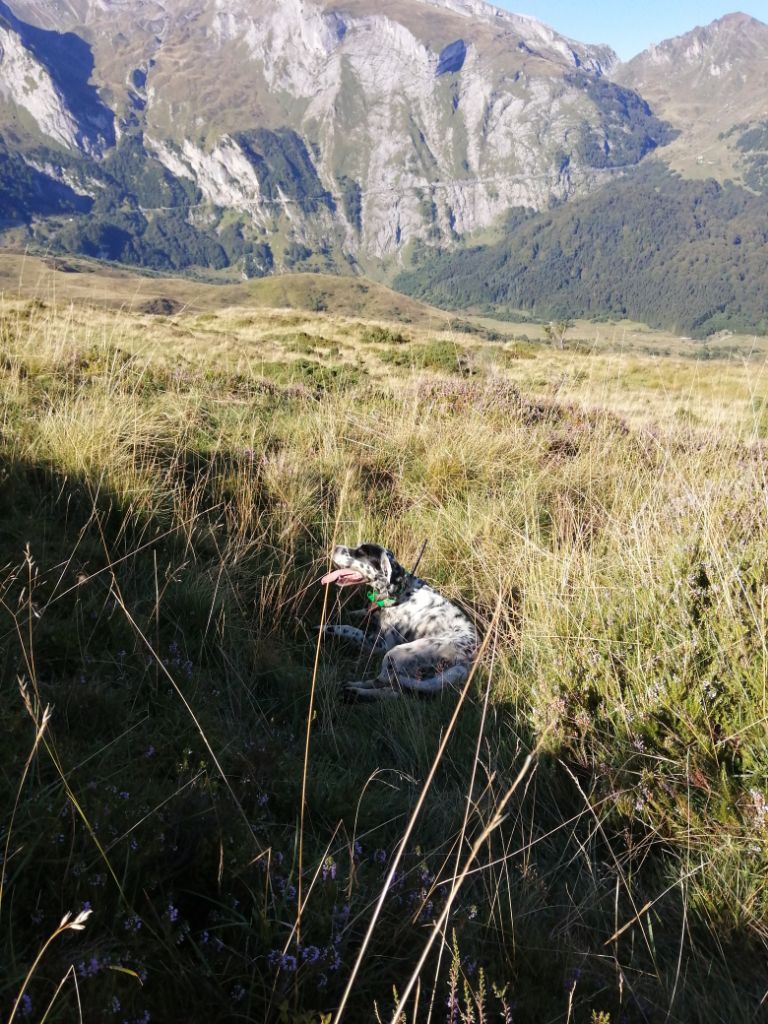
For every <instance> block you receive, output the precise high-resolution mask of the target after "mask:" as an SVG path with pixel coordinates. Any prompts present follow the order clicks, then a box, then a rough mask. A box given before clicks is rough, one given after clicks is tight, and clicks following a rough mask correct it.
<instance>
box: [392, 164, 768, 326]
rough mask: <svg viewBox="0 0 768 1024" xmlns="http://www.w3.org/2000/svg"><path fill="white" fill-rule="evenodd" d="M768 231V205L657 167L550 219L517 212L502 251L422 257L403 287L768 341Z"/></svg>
mask: <svg viewBox="0 0 768 1024" xmlns="http://www.w3.org/2000/svg"><path fill="white" fill-rule="evenodd" d="M766 224H768V195H755V194H754V193H752V192H750V191H748V190H745V189H742V188H739V187H737V186H721V185H719V184H718V183H717V182H715V181H713V180H709V181H703V182H693V181H686V180H685V179H682V178H680V177H678V176H674V175H672V174H670V173H669V172H668V171H667V170H666V169H664V167H663V165H661V164H660V163H657V164H655V165H649V166H647V167H646V168H644V169H643V170H641V171H640V170H639V171H638V172H636V173H635V174H633V175H632V176H628V177H626V178H624V179H622V180H620V181H616V182H612V183H611V184H610V185H607V186H606V187H605V188H603V189H602V190H601V191H600V192H598V193H597V194H595V195H593V196H589V197H587V198H585V199H581V200H577V201H574V202H571V203H568V204H567V205H565V206H561V207H560V208H558V209H554V210H551V211H549V212H547V213H539V214H536V213H534V212H533V211H525V210H518V211H513V212H512V213H510V215H509V217H508V219H507V223H506V227H505V231H504V237H503V239H502V240H501V241H500V242H498V243H496V244H493V245H488V246H480V247H468V248H465V249H463V250H460V251H457V252H443V253H439V254H428V253H426V252H425V251H424V250H421V251H420V253H419V254H418V259H417V262H416V266H415V267H414V268H413V269H411V270H408V271H405V272H403V273H401V274H400V275H399V276H398V277H397V278H396V281H395V284H396V287H398V288H399V289H401V290H403V291H404V292H406V293H407V294H410V295H413V296H416V297H418V298H420V299H423V300H425V301H429V302H433V303H435V304H437V305H441V306H443V307H445V308H449V309H457V308H461V309H467V308H469V309H474V310H475V311H477V310H478V309H485V310H490V311H496V312H502V313H503V312H506V311H510V310H511V311H515V310H516V311H519V310H528V311H533V312H534V313H535V314H537V315H538V316H542V317H546V318H559V317H574V316H597V317H600V316H605V315H609V316H619V317H625V316H628V317H629V318H631V319H634V320H641V321H644V322H646V323H648V324H651V325H652V326H657V327H667V328H671V329H674V330H676V331H678V332H680V333H684V334H691V335H694V336H695V337H706V336H707V335H710V334H714V333H716V332H718V331H721V330H731V331H741V332H755V333H757V334H766V333H768V305H767V304H766V296H767V295H768V266H767V265H766V261H765V259H764V252H765V246H766V243H767V242H768V234H767V233H766Z"/></svg>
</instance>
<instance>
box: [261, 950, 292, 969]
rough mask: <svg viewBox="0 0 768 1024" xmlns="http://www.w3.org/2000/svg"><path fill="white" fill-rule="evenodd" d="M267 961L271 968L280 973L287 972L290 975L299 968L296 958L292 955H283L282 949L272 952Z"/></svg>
mask: <svg viewBox="0 0 768 1024" xmlns="http://www.w3.org/2000/svg"><path fill="white" fill-rule="evenodd" d="M267 960H268V962H269V965H270V967H275V968H276V969H277V970H278V971H285V972H286V973H288V974H293V973H294V971H295V970H296V968H297V967H298V963H297V961H296V957H295V956H292V955H291V954H290V953H283V951H282V950H280V949H273V950H270V952H269V954H268V955H267Z"/></svg>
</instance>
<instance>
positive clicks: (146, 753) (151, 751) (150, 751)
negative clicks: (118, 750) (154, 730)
mask: <svg viewBox="0 0 768 1024" xmlns="http://www.w3.org/2000/svg"><path fill="white" fill-rule="evenodd" d="M156 753H157V751H156V750H155V748H154V746H153V745H152V744H151V743H150V745H149V746H148V747H147V749H146V750H145V751H144V757H147V758H149V757H154V756H155V754H156Z"/></svg>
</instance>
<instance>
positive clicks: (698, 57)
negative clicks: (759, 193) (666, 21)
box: [613, 14, 768, 190]
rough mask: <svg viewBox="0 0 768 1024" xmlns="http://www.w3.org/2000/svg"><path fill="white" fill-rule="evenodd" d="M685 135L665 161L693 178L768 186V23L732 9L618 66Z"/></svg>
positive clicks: (617, 74)
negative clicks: (722, 15)
mask: <svg viewBox="0 0 768 1024" xmlns="http://www.w3.org/2000/svg"><path fill="white" fill-rule="evenodd" d="M613 77H614V80H615V81H617V82H619V83H621V84H622V85H624V86H626V87H627V88H630V89H634V90H636V91H637V92H639V93H640V94H641V95H642V96H643V97H644V98H645V99H646V100H648V102H649V103H650V104H651V106H652V107H653V109H654V111H655V112H656V113H657V114H658V115H659V116H660V117H663V118H664V119H665V120H667V121H669V122H670V123H671V124H673V125H674V126H675V127H676V128H677V129H678V130H679V132H680V135H679V137H678V139H677V141H676V142H673V144H672V145H670V146H669V147H667V148H666V149H665V151H664V159H665V161H666V162H667V163H668V164H669V165H670V166H671V167H673V168H674V169H676V170H678V171H680V172H681V173H683V174H685V175H686V176H688V177H707V176H711V177H715V178H718V179H719V180H721V181H723V180H725V179H726V178H732V179H733V180H734V181H739V182H743V183H745V184H747V185H748V186H749V187H751V188H754V189H757V190H760V189H768V103H766V97H768V25H765V24H763V23H762V22H760V21H757V20H756V19H755V18H751V17H749V16H748V15H746V14H728V15H726V16H725V17H724V18H720V19H718V20H717V21H714V22H712V24H711V25H707V26H706V27H704V28H695V29H693V31H691V32H688V33H686V34H685V35H682V36H678V37H677V38H675V39H668V40H667V41H666V42H663V43H660V44H659V45H658V46H652V47H650V48H649V49H648V50H645V51H644V52H643V53H641V54H639V55H638V56H637V57H635V58H634V59H633V60H631V61H629V62H628V63H627V64H622V65H619V66H617V67H616V68H614V72H613Z"/></svg>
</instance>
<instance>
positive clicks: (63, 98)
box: [0, 0, 675, 274]
mask: <svg viewBox="0 0 768 1024" xmlns="http://www.w3.org/2000/svg"><path fill="white" fill-rule="evenodd" d="M616 72H617V59H616V56H615V54H614V53H613V52H612V51H611V50H610V49H608V48H607V47H603V46H587V45H583V44H581V43H577V42H575V41H572V40H569V39H566V38H564V37H562V36H559V35H558V34H556V33H555V32H553V31H552V30H551V29H550V28H548V27H547V26H545V25H543V24H541V23H540V22H538V21H536V20H535V19H532V18H528V17H523V16H519V15H513V14H507V13H505V12H502V11H500V10H498V9H496V8H494V7H492V6H490V5H489V4H486V3H483V2H482V0H390V2H388V3H387V4H386V5H383V6H382V5H381V4H380V3H378V2H376V0H0V137H1V138H0V189H2V190H3V193H2V194H5V193H9V194H10V190H11V187H12V186H13V190H14V191H13V194H14V196H15V200H14V204H12V206H11V205H9V204H6V222H7V221H8V220H9V219H10V220H13V217H12V216H10V213H11V211H12V210H15V211H17V212H18V211H19V210H22V209H24V208H25V204H26V208H27V211H28V214H29V216H28V218H27V220H28V221H29V222H30V223H31V226H30V230H31V231H33V232H34V233H35V235H36V237H37V238H38V239H39V240H41V241H46V242H48V243H50V244H53V245H58V246H61V247H64V248H68V249H70V250H76V251H81V252H86V253H89V254H92V255H105V256H108V257H111V258H119V259H124V260H127V261H130V262H139V263H149V264H150V265H155V266H170V267H183V266H185V265H187V264H189V263H197V264H203V265H206V266H211V267H220V268H225V267H226V266H227V265H228V264H229V265H232V266H236V267H238V268H239V269H240V270H242V271H243V272H245V273H247V274H262V273H267V272H269V271H271V270H273V269H291V268H293V267H301V268H313V267H314V268H323V269H340V268H343V267H344V266H345V265H347V264H353V265H359V266H362V267H364V268H368V269H370V268H371V267H372V266H374V265H380V264H381V263H382V262H386V261H388V260H389V261H393V262H397V261H398V260H399V259H400V258H401V256H402V254H403V251H404V250H405V249H406V248H407V247H409V246H410V247H411V248H412V247H413V246H414V245H417V246H418V245H432V246H434V245H450V244H451V243H452V242H454V241H456V240H458V239H460V238H462V237H464V236H466V235H468V234H473V233H477V232H478V231H482V230H483V229H486V228H490V227H492V226H493V225H494V224H496V223H497V222H498V221H499V219H500V218H501V216H502V215H503V214H504V212H505V211H506V210H507V209H509V208H510V207H516V206H525V207H530V208H533V209H544V208H546V207H548V206H549V205H551V204H552V203H559V202H562V201H565V200H568V199H570V198H571V197H573V196H574V195H580V194H585V193H588V192H590V191H592V190H593V189H595V188H596V187H599V186H600V185H601V184H602V183H603V182H605V181H606V180H608V179H609V178H611V177H612V176H615V175H616V174H617V173H621V171H622V169H625V168H627V167H631V166H634V165H635V164H637V163H638V162H639V161H640V160H642V159H643V157H645V156H646V154H648V153H650V152H651V151H653V150H655V149H656V148H657V147H658V146H661V145H665V144H667V143H669V142H670V141H671V140H672V139H673V138H674V134H675V133H674V132H673V131H672V130H671V129H670V128H669V126H668V125H667V124H666V123H665V122H664V121H663V120H661V119H660V118H658V117H657V116H656V115H655V112H654V111H653V110H652V105H650V106H649V104H648V102H646V99H645V98H643V97H642V96H641V95H639V94H638V92H637V91H635V89H634V87H633V86H632V85H631V82H630V78H622V80H621V82H620V81H618V79H617V77H616ZM630 77H631V76H630ZM625 83H626V84H625ZM46 179H48V180H55V181H56V183H57V188H58V189H59V191H58V192H55V196H56V201H55V203H54V204H53V205H54V209H53V210H51V208H50V207H51V202H50V201H48V202H47V204H46V203H42V196H43V193H45V188H44V187H43V184H44V181H45V180H46ZM41 183H42V184H41ZM50 194H51V195H54V192H51V193H50ZM41 203H42V207H45V208H42V207H41ZM84 205H85V206H86V207H87V208H88V216H87V217H82V216H81V214H82V212H83V206H84Z"/></svg>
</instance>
